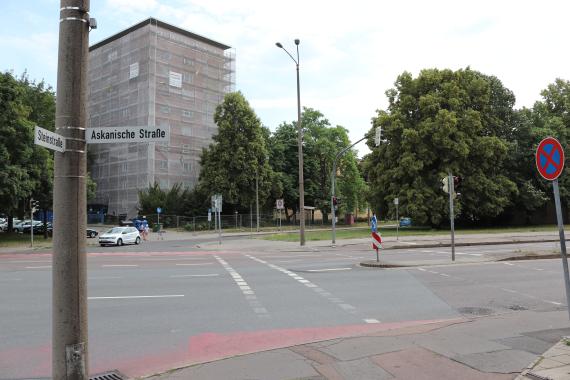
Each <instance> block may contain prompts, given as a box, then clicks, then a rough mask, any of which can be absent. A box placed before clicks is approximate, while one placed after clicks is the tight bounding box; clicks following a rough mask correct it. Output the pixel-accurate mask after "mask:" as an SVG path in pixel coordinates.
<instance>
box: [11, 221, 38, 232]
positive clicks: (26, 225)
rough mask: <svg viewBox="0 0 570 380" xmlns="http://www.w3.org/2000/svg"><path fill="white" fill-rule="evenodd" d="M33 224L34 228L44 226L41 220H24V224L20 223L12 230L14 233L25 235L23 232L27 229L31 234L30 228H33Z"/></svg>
mask: <svg viewBox="0 0 570 380" xmlns="http://www.w3.org/2000/svg"><path fill="white" fill-rule="evenodd" d="M32 224H33V225H34V226H38V225H40V224H42V221H41V220H34V221H32V220H30V219H28V220H24V221H22V222H20V223H18V224H16V225H14V228H12V231H14V232H18V233H23V232H24V229H26V228H27V229H28V232H30V228H31V226H32Z"/></svg>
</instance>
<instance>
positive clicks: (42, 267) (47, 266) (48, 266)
mask: <svg viewBox="0 0 570 380" xmlns="http://www.w3.org/2000/svg"><path fill="white" fill-rule="evenodd" d="M47 268H51V265H45V266H41V267H25V269H47Z"/></svg>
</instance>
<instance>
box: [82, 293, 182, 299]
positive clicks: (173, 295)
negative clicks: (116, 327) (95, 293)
mask: <svg viewBox="0 0 570 380" xmlns="http://www.w3.org/2000/svg"><path fill="white" fill-rule="evenodd" d="M176 297H184V294H164V295H156V296H116V297H87V299H88V300H120V299H137V298H176Z"/></svg>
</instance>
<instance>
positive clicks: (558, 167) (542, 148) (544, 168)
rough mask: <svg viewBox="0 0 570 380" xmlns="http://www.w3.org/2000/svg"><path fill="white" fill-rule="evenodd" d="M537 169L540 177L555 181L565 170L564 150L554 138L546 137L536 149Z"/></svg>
mask: <svg viewBox="0 0 570 380" xmlns="http://www.w3.org/2000/svg"><path fill="white" fill-rule="evenodd" d="M535 159H536V168H537V169H538V172H539V173H540V175H541V176H542V177H543V178H544V179H546V180H548V181H553V180H555V179H556V178H558V177H559V176H560V174H561V173H562V170H563V169H564V149H562V145H560V142H559V141H558V140H556V139H555V138H554V137H546V138H545V139H544V140H542V141H541V142H540V144H538V147H537V148H536V155H535Z"/></svg>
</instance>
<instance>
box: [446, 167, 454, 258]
mask: <svg viewBox="0 0 570 380" xmlns="http://www.w3.org/2000/svg"><path fill="white" fill-rule="evenodd" d="M447 183H448V185H447V186H448V188H449V223H450V225H451V261H455V216H454V214H453V195H454V193H455V189H454V186H453V176H452V175H451V172H449V176H448V178H447Z"/></svg>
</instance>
